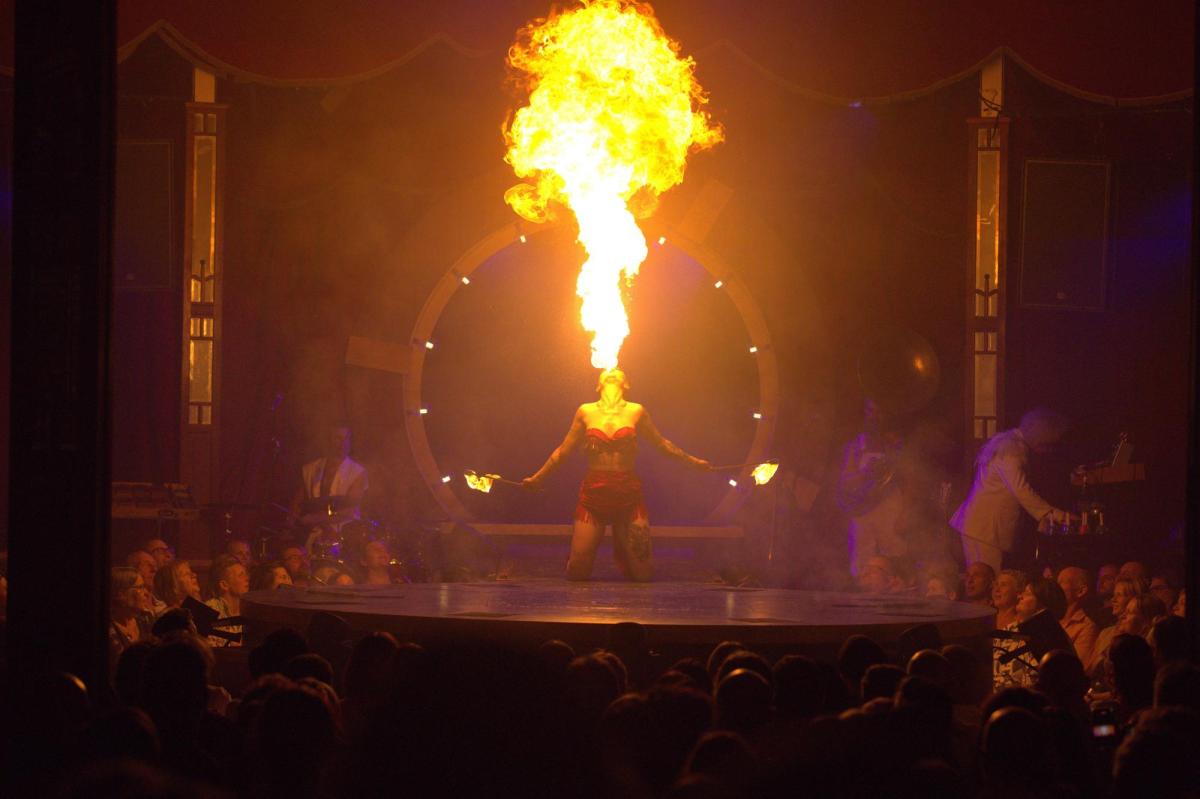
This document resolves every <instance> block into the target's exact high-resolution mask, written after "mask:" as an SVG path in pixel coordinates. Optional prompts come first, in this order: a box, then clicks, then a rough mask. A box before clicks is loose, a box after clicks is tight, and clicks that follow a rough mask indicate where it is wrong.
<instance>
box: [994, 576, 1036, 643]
mask: <svg viewBox="0 0 1200 799" xmlns="http://www.w3.org/2000/svg"><path fill="white" fill-rule="evenodd" d="M1027 585H1029V578H1028V577H1027V576H1025V572H1023V571H1018V570H1017V569H1004V570H1003V571H1001V572H1000V574H999V576H997V577H996V581H995V582H994V583H993V584H992V606H993V607H995V608H996V629H997V630H1007V629H1008V628H1009V627H1015V625H1016V623H1017V621H1019V618H1018V616H1017V600H1018V599H1020V598H1021V592H1022V591H1024V590H1025V586H1027Z"/></svg>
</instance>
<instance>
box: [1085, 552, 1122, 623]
mask: <svg viewBox="0 0 1200 799" xmlns="http://www.w3.org/2000/svg"><path fill="white" fill-rule="evenodd" d="M1118 571H1119V569H1118V567H1117V565H1116V564H1115V563H1106V564H1104V565H1103V566H1101V567H1100V568H1099V569H1098V570H1097V571H1096V587H1095V589H1094V590H1092V591H1091V592H1090V593H1088V595H1087V597H1086V598H1085V599H1084V602H1083V610H1084V612H1085V613H1087V614H1088V615H1089V616H1091V617H1092V621H1094V622H1096V626H1097V627H1098V628H1099V629H1101V630H1103V629H1104V628H1105V627H1108V626H1109V625H1111V624H1112V623H1113V616H1112V594H1113V585H1114V583H1115V582H1116V580H1117V572H1118Z"/></svg>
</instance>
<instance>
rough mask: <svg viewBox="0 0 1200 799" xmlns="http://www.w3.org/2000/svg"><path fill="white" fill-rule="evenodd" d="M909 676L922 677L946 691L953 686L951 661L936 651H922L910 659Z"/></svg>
mask: <svg viewBox="0 0 1200 799" xmlns="http://www.w3.org/2000/svg"><path fill="white" fill-rule="evenodd" d="M907 671H908V674H909V675H910V676H912V677H921V678H923V679H926V680H929V682H931V683H933V684H934V685H937V686H940V687H941V688H942V689H944V690H947V691H948V690H949V688H950V684H951V680H952V677H951V667H950V661H949V660H947V659H946V657H945V655H943V654H942V653H941V652H939V651H937V650H936V649H922V650H920V651H919V652H916V653H915V654H914V655H913V656H912V657H911V658H909V659H908V667H907Z"/></svg>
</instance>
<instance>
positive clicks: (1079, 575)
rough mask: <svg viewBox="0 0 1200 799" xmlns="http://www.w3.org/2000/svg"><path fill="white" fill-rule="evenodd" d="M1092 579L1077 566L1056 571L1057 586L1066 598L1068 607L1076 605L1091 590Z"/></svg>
mask: <svg viewBox="0 0 1200 799" xmlns="http://www.w3.org/2000/svg"><path fill="white" fill-rule="evenodd" d="M1091 583H1092V580H1091V578H1090V577H1089V576H1088V573H1087V572H1086V571H1084V570H1083V569H1081V568H1079V567H1078V566H1068V567H1066V568H1065V569H1063V570H1062V571H1060V572H1059V573H1058V587H1059V588H1061V589H1062V592H1063V596H1065V597H1066V598H1067V605H1068V607H1074V606H1076V605H1078V604H1079V603H1080V602H1081V601H1082V600H1083V598H1084V597H1086V596H1087V595H1088V593H1090V591H1091V588H1090V586H1091Z"/></svg>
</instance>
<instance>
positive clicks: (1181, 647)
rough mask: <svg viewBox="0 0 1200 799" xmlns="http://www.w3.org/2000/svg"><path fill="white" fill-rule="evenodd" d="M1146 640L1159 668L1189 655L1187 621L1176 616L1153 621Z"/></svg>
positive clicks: (1184, 658)
mask: <svg viewBox="0 0 1200 799" xmlns="http://www.w3.org/2000/svg"><path fill="white" fill-rule="evenodd" d="M1146 640H1147V641H1149V642H1150V648H1151V649H1153V650H1154V664H1155V665H1156V666H1157V667H1158V668H1160V669H1161V668H1162V667H1163V666H1165V665H1167V664H1168V663H1173V662H1175V661H1177V660H1187V659H1188V658H1189V657H1191V651H1190V649H1191V648H1190V646H1189V642H1188V629H1187V622H1186V621H1184V620H1183V619H1181V618H1179V617H1178V616H1167V617H1165V618H1162V619H1159V620H1158V621H1156V622H1154V626H1152V627H1151V628H1150V633H1149V634H1148V635H1147V636H1146ZM1198 709H1200V708H1198Z"/></svg>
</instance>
